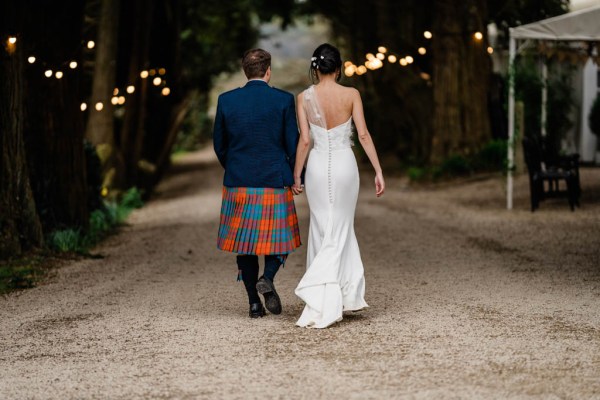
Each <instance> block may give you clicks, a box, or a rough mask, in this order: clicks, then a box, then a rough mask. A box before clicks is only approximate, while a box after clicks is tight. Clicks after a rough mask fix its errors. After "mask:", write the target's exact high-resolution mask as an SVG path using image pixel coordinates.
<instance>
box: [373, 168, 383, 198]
mask: <svg viewBox="0 0 600 400" xmlns="http://www.w3.org/2000/svg"><path fill="white" fill-rule="evenodd" d="M383 192H385V181H384V180H383V174H382V173H378V174H376V175H375V194H376V195H377V197H381V196H382V195H383Z"/></svg>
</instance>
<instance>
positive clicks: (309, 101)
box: [303, 85, 327, 129]
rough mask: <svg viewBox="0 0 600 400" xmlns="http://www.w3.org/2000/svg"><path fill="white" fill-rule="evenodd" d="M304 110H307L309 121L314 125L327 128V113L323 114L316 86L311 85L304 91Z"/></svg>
mask: <svg viewBox="0 0 600 400" xmlns="http://www.w3.org/2000/svg"><path fill="white" fill-rule="evenodd" d="M303 98H304V111H306V116H307V118H308V122H310V123H311V124H313V125H316V126H318V127H320V128H323V129H327V123H326V122H325V115H324V114H323V110H322V109H321V106H320V105H319V102H318V101H317V96H316V95H315V87H314V85H313V86H310V87H309V88H308V89H306V90H305V91H304V97H303Z"/></svg>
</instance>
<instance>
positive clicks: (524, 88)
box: [505, 57, 544, 137]
mask: <svg viewBox="0 0 600 400" xmlns="http://www.w3.org/2000/svg"><path fill="white" fill-rule="evenodd" d="M514 78H515V99H516V100H517V101H522V102H523V104H524V105H525V107H524V113H525V116H524V120H525V127H524V130H525V135H527V136H536V135H539V134H540V132H541V130H542V122H541V117H540V115H541V110H542V88H543V86H544V85H543V82H542V79H541V77H540V74H539V72H538V65H537V64H536V62H535V60H534V59H533V57H522V58H520V59H518V61H517V62H516V63H515V76H514ZM506 89H507V90H508V85H506ZM505 98H506V99H508V95H507V96H505ZM521 136H522V134H521ZM536 137H537V136H536Z"/></svg>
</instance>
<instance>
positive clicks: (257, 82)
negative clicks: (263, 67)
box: [244, 79, 269, 87]
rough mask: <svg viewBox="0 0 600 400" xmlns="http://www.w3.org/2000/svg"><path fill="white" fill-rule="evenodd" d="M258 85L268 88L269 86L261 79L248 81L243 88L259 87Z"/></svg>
mask: <svg viewBox="0 0 600 400" xmlns="http://www.w3.org/2000/svg"><path fill="white" fill-rule="evenodd" d="M260 85H266V86H269V84H268V83H267V82H265V81H263V80H262V79H253V80H251V81H248V82H247V83H246V85H245V86H244V87H246V86H260Z"/></svg>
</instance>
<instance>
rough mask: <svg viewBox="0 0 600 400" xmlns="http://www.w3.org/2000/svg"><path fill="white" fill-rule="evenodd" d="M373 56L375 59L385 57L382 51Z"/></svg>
mask: <svg viewBox="0 0 600 400" xmlns="http://www.w3.org/2000/svg"><path fill="white" fill-rule="evenodd" d="M375 57H377V59H379V60H383V59H384V58H385V56H384V55H383V53H377V55H376V56H375Z"/></svg>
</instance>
